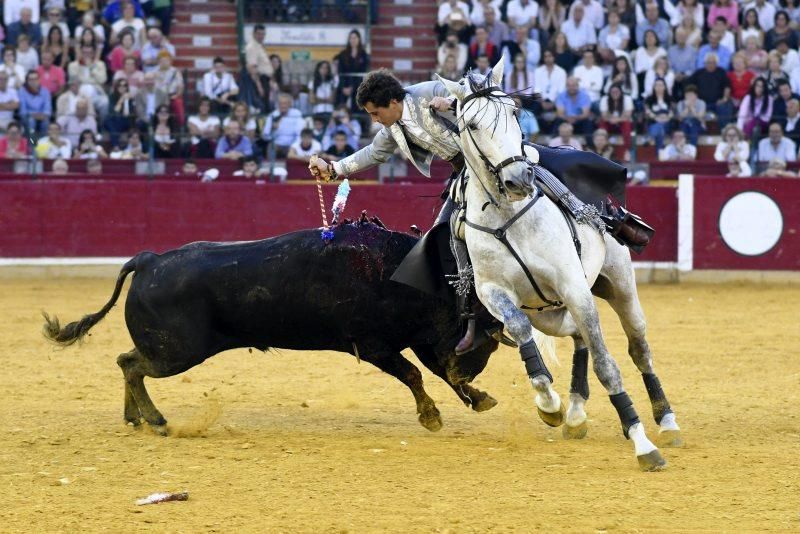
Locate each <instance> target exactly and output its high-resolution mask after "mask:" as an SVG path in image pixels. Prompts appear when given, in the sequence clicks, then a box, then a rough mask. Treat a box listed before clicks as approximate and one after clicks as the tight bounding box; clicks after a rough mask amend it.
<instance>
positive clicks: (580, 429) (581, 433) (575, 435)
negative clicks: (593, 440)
mask: <svg viewBox="0 0 800 534" xmlns="http://www.w3.org/2000/svg"><path fill="white" fill-rule="evenodd" d="M587 432H589V425H588V424H587V423H586V421H583V422H582V423H581V424H579V425H577V426H569V425H564V426H563V427H562V428H561V435H563V436H564V439H583V438H585V437H586V433H587Z"/></svg>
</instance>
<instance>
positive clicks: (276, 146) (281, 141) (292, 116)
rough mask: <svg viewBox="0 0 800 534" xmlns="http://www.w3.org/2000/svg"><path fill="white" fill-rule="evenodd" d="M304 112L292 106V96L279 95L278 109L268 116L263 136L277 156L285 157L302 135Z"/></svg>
mask: <svg viewBox="0 0 800 534" xmlns="http://www.w3.org/2000/svg"><path fill="white" fill-rule="evenodd" d="M302 129H303V114H302V113H300V110H299V109H296V108H293V107H292V97H291V95H288V94H286V93H282V94H281V95H280V96H278V109H276V110H275V111H273V112H272V113H270V114H269V116H267V121H266V122H265V123H264V133H263V134H262V138H263V139H264V140H265V141H267V142H268V143H270V144H271V148H272V149H273V150H274V151H275V155H276V157H279V158H284V157H286V154H288V152H289V147H290V146H292V144H294V142H295V141H297V140H298V138H299V137H300V131H301V130H302Z"/></svg>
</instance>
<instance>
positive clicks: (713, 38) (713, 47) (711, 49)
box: [695, 31, 733, 71]
mask: <svg viewBox="0 0 800 534" xmlns="http://www.w3.org/2000/svg"><path fill="white" fill-rule="evenodd" d="M721 37H722V36H721V35H720V34H719V33H718V32H716V31H711V32H709V33H708V44H704V45H703V46H701V47H700V50H698V51H697V60H696V61H695V67H697V68H698V69H701V68H703V65H705V61H706V56H708V55H710V54H714V55H715V56H716V58H717V61H716V63H717V65H719V66H720V67H721V68H722V70H723V71H726V70H728V69H729V68H730V66H731V57H732V56H733V51H731V50H729V49H727V48H725V47H724V46H722V45H721V44H720V39H721Z"/></svg>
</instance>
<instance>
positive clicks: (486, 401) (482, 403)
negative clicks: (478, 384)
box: [472, 393, 497, 412]
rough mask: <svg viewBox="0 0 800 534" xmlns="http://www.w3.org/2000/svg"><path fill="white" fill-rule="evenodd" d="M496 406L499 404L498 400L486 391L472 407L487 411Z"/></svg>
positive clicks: (476, 409)
mask: <svg viewBox="0 0 800 534" xmlns="http://www.w3.org/2000/svg"><path fill="white" fill-rule="evenodd" d="M495 406H497V401H496V400H495V399H494V397H492V396H491V395H489V394H488V393H484V394H483V396H482V397H481V398H480V399H478V400H477V401H474V402H473V403H472V409H473V410H475V411H476V412H485V411H487V410H491V409H492V408H494V407H495Z"/></svg>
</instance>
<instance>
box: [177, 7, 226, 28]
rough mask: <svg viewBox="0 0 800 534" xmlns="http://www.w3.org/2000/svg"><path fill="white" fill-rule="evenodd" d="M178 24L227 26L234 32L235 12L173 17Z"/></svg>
mask: <svg viewBox="0 0 800 534" xmlns="http://www.w3.org/2000/svg"><path fill="white" fill-rule="evenodd" d="M175 20H177V21H178V23H185V24H191V25H192V26H194V25H196V24H228V25H230V26H231V28H232V30H233V31H234V32H235V31H236V12H235V11H234V12H232V13H230V12H229V13H207V12H205V11H200V10H198V11H195V12H194V13H191V12H189V13H180V14H177V15H176V16H175Z"/></svg>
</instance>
